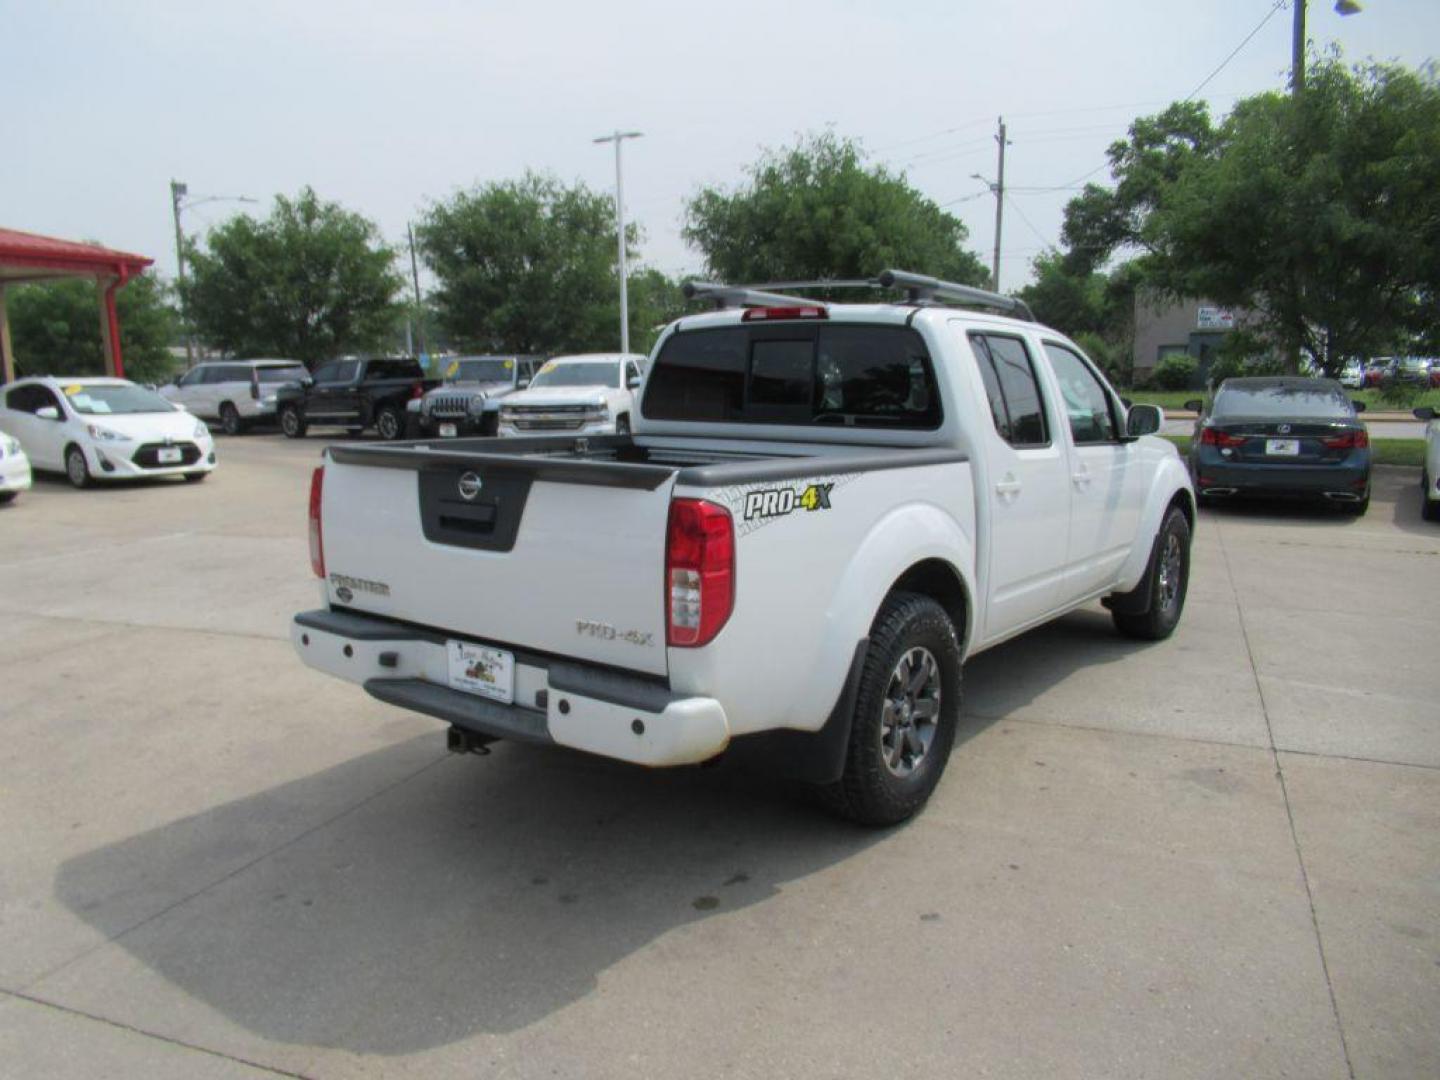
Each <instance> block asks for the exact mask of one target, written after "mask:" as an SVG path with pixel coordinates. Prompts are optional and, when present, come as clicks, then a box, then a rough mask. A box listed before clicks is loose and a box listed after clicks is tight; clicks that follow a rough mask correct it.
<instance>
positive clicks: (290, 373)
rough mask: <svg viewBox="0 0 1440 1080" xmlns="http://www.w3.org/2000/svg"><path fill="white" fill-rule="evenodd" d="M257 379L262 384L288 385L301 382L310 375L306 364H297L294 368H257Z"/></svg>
mask: <svg viewBox="0 0 1440 1080" xmlns="http://www.w3.org/2000/svg"><path fill="white" fill-rule="evenodd" d="M255 373H256V376H257V378H258V379H259V380H260V381H261V382H262V383H287V382H299V381H300V380H301V379H303V378H304V377H305V376H306V375H308V374H309V372H308V371H306V370H305V365H304V364H296V365H294V366H293V367H262V368H256V369H255Z"/></svg>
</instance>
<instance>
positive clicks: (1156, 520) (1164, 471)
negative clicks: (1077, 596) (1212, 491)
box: [1115, 454, 1195, 593]
mask: <svg viewBox="0 0 1440 1080" xmlns="http://www.w3.org/2000/svg"><path fill="white" fill-rule="evenodd" d="M1181 493H1183V495H1184V498H1185V504H1186V515H1187V516H1188V517H1189V518H1190V520H1191V522H1194V520H1195V489H1194V487H1193V486H1192V485H1191V483H1190V471H1189V470H1188V469H1187V468H1185V463H1184V462H1183V461H1181V460H1180V456H1179V454H1167V455H1165V457H1164V458H1162V459H1161V461H1160V463H1159V467H1158V468H1156V470H1155V475H1154V477H1152V478H1151V480H1150V491H1149V493H1148V494H1147V495H1146V496H1145V509H1144V511H1143V512H1142V513H1141V514H1140V527H1139V529H1138V530H1137V532H1136V534H1135V542H1134V544H1132V545H1131V548H1130V557H1129V558H1127V559H1126V560H1125V565H1124V567H1122V568H1121V571H1120V576H1119V578H1118V579H1117V581H1116V583H1115V592H1117V593H1127V592H1130V591H1131V590H1133V589H1134V588H1136V587H1137V586H1138V585H1139V584H1140V581H1141V579H1142V578H1144V577H1145V571H1146V569H1147V568H1148V567H1149V565H1150V552H1151V549H1152V548H1153V547H1154V546H1155V543H1154V542H1155V536H1156V534H1157V533H1159V531H1160V525H1161V524H1162V523H1163V522H1164V520H1165V511H1166V509H1167V508H1168V507H1169V506H1170V504H1171V502H1173V501H1174V499H1175V496H1176V495H1177V494H1181Z"/></svg>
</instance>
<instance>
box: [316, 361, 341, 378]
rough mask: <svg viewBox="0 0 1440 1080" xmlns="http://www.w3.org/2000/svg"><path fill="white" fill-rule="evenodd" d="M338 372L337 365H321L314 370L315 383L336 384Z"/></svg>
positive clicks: (338, 366) (338, 367)
mask: <svg viewBox="0 0 1440 1080" xmlns="http://www.w3.org/2000/svg"><path fill="white" fill-rule="evenodd" d="M339 370H340V365H339V364H335V363H330V364H321V365H320V366H319V367H318V368H316V369H315V381H316V382H317V383H326V382H336V381H338V379H339V376H338V375H337V374H336V373H337V372H338V371H339Z"/></svg>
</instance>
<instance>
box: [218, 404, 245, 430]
mask: <svg viewBox="0 0 1440 1080" xmlns="http://www.w3.org/2000/svg"><path fill="white" fill-rule="evenodd" d="M220 430H221V431H223V432H225V434H226V435H231V436H234V435H244V434H245V421H244V420H242V419H241V418H240V411H239V410H238V409H236V408H235V406H234V405H232V404H230V402H228V401H226V402H222V403H221V405H220Z"/></svg>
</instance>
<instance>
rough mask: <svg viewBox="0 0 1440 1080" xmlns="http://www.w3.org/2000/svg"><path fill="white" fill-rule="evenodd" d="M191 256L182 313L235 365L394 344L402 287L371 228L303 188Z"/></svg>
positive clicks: (229, 227)
mask: <svg viewBox="0 0 1440 1080" xmlns="http://www.w3.org/2000/svg"><path fill="white" fill-rule="evenodd" d="M206 249H207V250H201V249H200V248H199V247H198V246H195V245H192V246H191V247H190V256H189V259H190V272H191V277H190V281H189V282H188V283H187V288H186V291H185V301H186V308H187V311H188V314H189V317H190V320H191V322H192V323H193V325H194V327H195V330H196V333H197V335H198V336H199V337H200V338H201V339H202V340H203V341H205V342H206V343H207V344H209V345H211V346H213V347H215V348H218V349H222V350H224V351H225V352H229V353H234V354H236V355H239V356H262V355H269V356H286V357H293V358H295V359H299V360H304V361H305V362H306V363H310V364H313V363H315V362H316V361H318V360H323V359H325V358H327V357H331V356H335V355H337V354H342V353H349V352H365V351H369V350H371V349H374V348H377V347H381V346H383V345H384V344H385V343H388V342H389V341H391V340H392V338H393V336H394V330H395V327H396V324H397V321H398V319H399V318H400V316H401V308H400V306H399V305H398V304H397V302H396V295H397V293H398V292H399V291H400V288H401V286H402V284H403V281H402V279H401V277H400V275H399V274H398V273H397V272H396V270H395V266H394V262H395V253H394V251H392V250H391V249H390V248H389V247H387V246H386V245H385V243H384V242H383V241H382V240H381V239H380V233H379V230H378V229H377V228H376V226H375V225H374V223H373V222H371V221H369V220H367V219H366V218H364V217H362V216H361V215H359V214H356V213H353V212H352V211H349V210H346V209H345V208H344V207H342V206H341V205H340V204H339V203H334V202H324V201H322V200H321V199H320V198H319V196H317V195H316V194H315V192H314V191H313V190H311V189H310V188H308V187H307V188H305V189H303V190H302V191H301V192H300V194H299V195H298V196H297V197H296V198H294V199H288V198H286V197H284V196H283V195H279V196H276V198H275V207H274V209H273V210H272V211H271V212H270V216H269V217H268V218H266V219H265V220H263V221H256V220H255V219H254V218H251V217H246V216H241V217H236V218H232V219H231V220H229V221H227V222H226V223H225V224H223V225H221V226H219V227H218V228H216V229H214V230H213V231H212V232H211V233H210V234H209V236H208V238H207V240H206Z"/></svg>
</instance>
